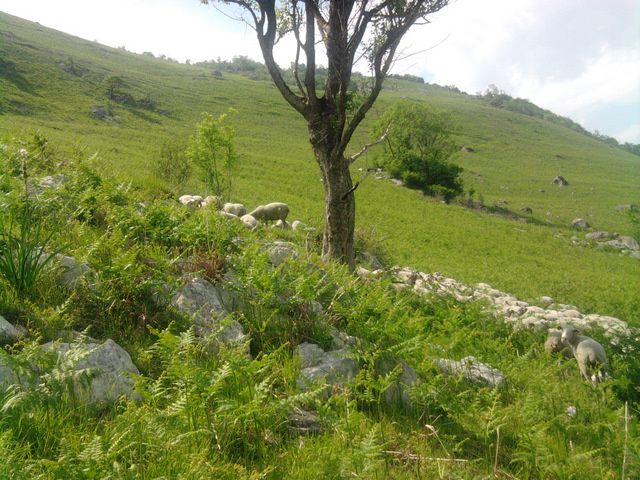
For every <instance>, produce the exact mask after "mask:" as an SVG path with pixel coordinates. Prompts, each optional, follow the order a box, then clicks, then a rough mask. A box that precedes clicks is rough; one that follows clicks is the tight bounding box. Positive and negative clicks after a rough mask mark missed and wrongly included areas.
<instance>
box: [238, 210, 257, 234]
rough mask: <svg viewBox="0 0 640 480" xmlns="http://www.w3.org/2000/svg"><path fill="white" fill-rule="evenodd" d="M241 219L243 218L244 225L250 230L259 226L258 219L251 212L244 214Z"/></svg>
mask: <svg viewBox="0 0 640 480" xmlns="http://www.w3.org/2000/svg"><path fill="white" fill-rule="evenodd" d="M240 220H242V223H243V224H244V226H245V227H247V228H248V229H249V230H253V229H254V228H256V227H257V226H258V221H257V220H256V219H255V218H253V216H252V215H251V214H250V213H247V214H246V215H243V216H242V217H240Z"/></svg>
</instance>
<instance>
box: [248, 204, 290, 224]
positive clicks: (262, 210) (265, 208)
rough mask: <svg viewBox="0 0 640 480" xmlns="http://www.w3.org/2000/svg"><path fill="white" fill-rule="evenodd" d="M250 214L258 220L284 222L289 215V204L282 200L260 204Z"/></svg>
mask: <svg viewBox="0 0 640 480" xmlns="http://www.w3.org/2000/svg"><path fill="white" fill-rule="evenodd" d="M250 214H251V216H253V218H255V219H256V220H282V221H283V222H284V221H285V220H286V219H287V215H289V205H287V204H286V203H282V202H274V203H268V204H267V205H259V206H258V207H256V209H255V210H254V211H253V212H250Z"/></svg>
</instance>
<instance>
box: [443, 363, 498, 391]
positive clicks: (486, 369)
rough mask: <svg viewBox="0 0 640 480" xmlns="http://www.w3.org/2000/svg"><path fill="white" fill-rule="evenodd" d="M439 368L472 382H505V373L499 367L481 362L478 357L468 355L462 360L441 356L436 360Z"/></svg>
mask: <svg viewBox="0 0 640 480" xmlns="http://www.w3.org/2000/svg"><path fill="white" fill-rule="evenodd" d="M436 365H437V366H438V368H439V369H440V370H441V371H442V372H443V373H446V374H450V375H462V376H463V377H464V378H466V379H467V380H469V381H471V382H476V383H485V384H488V385H490V386H492V387H497V386H500V385H502V384H504V381H505V378H504V374H503V373H502V372H501V371H500V370H498V369H497V368H493V367H490V366H489V365H486V364H484V363H482V362H479V361H478V360H477V359H476V357H473V356H468V357H465V358H463V359H461V360H460V361H455V360H449V359H447V358H440V359H438V360H437V361H436Z"/></svg>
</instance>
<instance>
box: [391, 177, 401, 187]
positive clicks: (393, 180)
mask: <svg viewBox="0 0 640 480" xmlns="http://www.w3.org/2000/svg"><path fill="white" fill-rule="evenodd" d="M391 183H393V184H394V185H397V186H398V187H401V186H403V185H404V182H403V181H402V180H400V179H399V178H392V179H391Z"/></svg>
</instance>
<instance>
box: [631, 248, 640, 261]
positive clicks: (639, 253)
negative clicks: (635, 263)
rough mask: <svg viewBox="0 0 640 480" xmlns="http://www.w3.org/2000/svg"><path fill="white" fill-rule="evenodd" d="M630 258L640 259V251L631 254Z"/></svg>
mask: <svg viewBox="0 0 640 480" xmlns="http://www.w3.org/2000/svg"><path fill="white" fill-rule="evenodd" d="M629 256H630V257H632V258H638V259H640V250H635V251H633V252H631V254H630V255H629Z"/></svg>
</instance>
